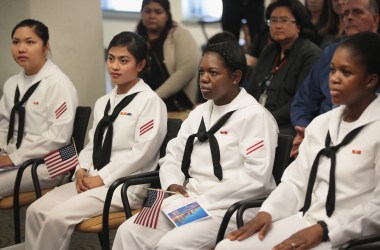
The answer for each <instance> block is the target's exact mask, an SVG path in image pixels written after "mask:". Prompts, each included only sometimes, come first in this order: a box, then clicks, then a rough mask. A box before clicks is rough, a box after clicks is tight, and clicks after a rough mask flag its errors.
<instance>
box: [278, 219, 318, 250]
mask: <svg viewBox="0 0 380 250" xmlns="http://www.w3.org/2000/svg"><path fill="white" fill-rule="evenodd" d="M322 237H323V229H322V227H321V225H319V224H315V225H313V226H311V227H307V228H305V229H302V230H300V231H298V232H297V233H295V234H293V235H292V236H290V237H289V238H287V239H286V240H284V241H283V242H281V243H280V244H278V245H277V246H275V247H274V248H273V250H294V249H297V250H299V249H302V250H306V249H311V248H313V247H315V246H317V245H319V244H320V243H321V242H322Z"/></svg>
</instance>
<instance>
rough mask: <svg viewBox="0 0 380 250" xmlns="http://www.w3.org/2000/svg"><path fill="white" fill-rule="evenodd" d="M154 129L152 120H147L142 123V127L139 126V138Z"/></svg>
mask: <svg viewBox="0 0 380 250" xmlns="http://www.w3.org/2000/svg"><path fill="white" fill-rule="evenodd" d="M153 128H154V120H153V119H152V120H149V121H148V122H146V123H144V124H143V125H142V126H140V136H142V135H144V134H146V133H148V132H149V131H151V130H152V129H153Z"/></svg>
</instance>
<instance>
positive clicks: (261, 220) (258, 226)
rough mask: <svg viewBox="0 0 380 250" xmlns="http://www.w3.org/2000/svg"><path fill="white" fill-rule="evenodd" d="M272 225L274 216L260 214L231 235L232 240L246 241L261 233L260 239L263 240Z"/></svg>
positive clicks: (229, 236) (229, 235) (264, 213)
mask: <svg viewBox="0 0 380 250" xmlns="http://www.w3.org/2000/svg"><path fill="white" fill-rule="evenodd" d="M271 225H272V216H271V215H270V214H269V213H267V212H259V213H258V214H257V215H256V217H255V218H254V219H252V220H251V221H250V222H248V223H247V224H245V225H244V226H242V227H241V228H239V229H238V230H236V231H233V232H232V233H229V234H228V235H227V238H228V239H230V240H244V239H246V238H248V237H250V236H251V235H253V234H254V233H256V232H259V239H260V240H263V239H264V237H265V235H266V234H267V232H268V231H269V229H270V227H271Z"/></svg>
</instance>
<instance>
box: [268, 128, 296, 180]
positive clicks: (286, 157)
mask: <svg viewBox="0 0 380 250" xmlns="http://www.w3.org/2000/svg"><path fill="white" fill-rule="evenodd" d="M292 144H293V136H291V135H287V134H278V141H277V148H276V154H275V157H274V164H273V177H274V179H275V181H276V184H277V185H278V184H279V183H280V182H281V177H282V174H283V173H284V171H285V169H286V168H287V167H288V165H289V164H290V163H291V162H292V159H291V158H290V151H291V150H292Z"/></svg>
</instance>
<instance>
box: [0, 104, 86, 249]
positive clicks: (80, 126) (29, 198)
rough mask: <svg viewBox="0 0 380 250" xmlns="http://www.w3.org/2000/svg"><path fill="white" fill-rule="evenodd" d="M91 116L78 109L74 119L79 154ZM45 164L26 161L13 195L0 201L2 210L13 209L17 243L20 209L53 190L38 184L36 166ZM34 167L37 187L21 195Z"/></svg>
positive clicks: (40, 159)
mask: <svg viewBox="0 0 380 250" xmlns="http://www.w3.org/2000/svg"><path fill="white" fill-rule="evenodd" d="M90 115H91V108H90V107H77V109H76V112H75V118H74V128H73V135H72V136H73V138H74V140H75V143H76V146H77V150H78V152H79V151H80V150H82V149H83V145H84V140H85V137H86V130H87V125H88V121H89V119H90ZM41 163H44V160H43V159H42V158H35V159H30V160H27V161H25V162H24V163H23V164H22V165H21V166H20V167H19V169H18V171H17V175H16V180H15V185H14V190H13V195H10V196H7V197H5V198H4V199H2V200H1V201H0V209H12V208H13V219H14V225H15V228H14V230H15V243H16V244H17V243H20V242H21V229H20V207H21V206H27V205H30V204H31V203H32V202H34V201H35V200H36V199H38V198H40V197H41V195H42V194H45V193H47V192H48V191H50V190H51V189H44V190H41V188H40V185H39V183H38V177H37V172H36V166H38V165H39V164H41ZM31 165H32V178H33V183H34V187H35V191H34V192H25V193H20V186H21V180H22V176H23V173H24V171H25V169H26V168H27V167H29V166H31Z"/></svg>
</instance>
